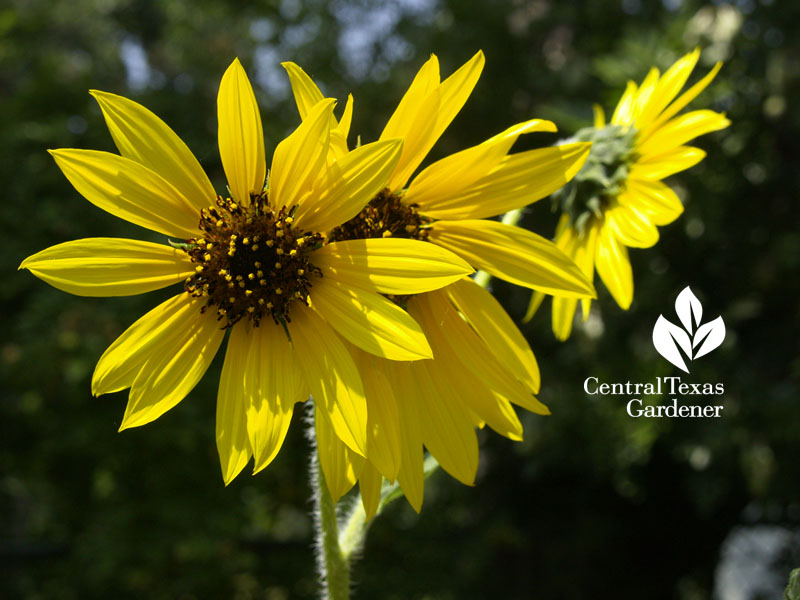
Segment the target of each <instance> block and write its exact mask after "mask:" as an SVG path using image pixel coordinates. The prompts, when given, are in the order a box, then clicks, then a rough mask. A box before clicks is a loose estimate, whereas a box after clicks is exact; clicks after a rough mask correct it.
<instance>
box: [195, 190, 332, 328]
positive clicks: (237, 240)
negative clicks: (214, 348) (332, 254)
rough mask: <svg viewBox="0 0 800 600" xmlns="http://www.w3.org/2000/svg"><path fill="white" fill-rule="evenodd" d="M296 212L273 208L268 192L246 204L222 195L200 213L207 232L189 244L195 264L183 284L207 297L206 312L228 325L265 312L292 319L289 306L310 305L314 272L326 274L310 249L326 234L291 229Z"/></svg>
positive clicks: (280, 319) (257, 317) (255, 319)
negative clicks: (311, 256) (315, 264)
mask: <svg viewBox="0 0 800 600" xmlns="http://www.w3.org/2000/svg"><path fill="white" fill-rule="evenodd" d="M292 212H293V211H292V210H287V209H286V208H281V209H280V210H279V211H277V212H276V211H274V210H273V209H272V208H271V207H270V204H269V200H268V195H267V193H266V192H265V193H263V194H260V195H258V196H252V197H251V202H250V204H249V205H248V206H241V205H239V204H237V203H235V202H234V201H233V200H232V199H231V198H225V199H223V198H222V197H219V196H218V197H217V199H216V206H212V207H209V208H204V209H203V210H201V211H200V230H201V231H202V232H203V235H202V237H198V238H194V239H191V240H188V242H187V244H186V252H187V253H188V254H189V257H190V258H191V259H192V262H194V263H196V264H197V266H196V267H195V274H194V275H193V276H192V277H190V278H188V279H187V280H186V284H185V286H184V288H185V290H186V291H187V292H188V293H190V294H191V295H192V296H196V297H202V298H206V299H207V302H206V305H205V306H204V307H203V310H207V309H209V308H213V310H215V311H216V312H217V315H218V316H217V318H218V320H223V319H225V320H226V327H231V326H233V325H234V324H235V323H236V322H238V321H239V320H240V319H242V318H243V317H248V318H250V319H251V320H252V322H253V324H254V325H255V326H258V324H259V322H260V321H261V319H262V318H264V317H265V316H270V317H272V319H273V320H274V321H275V323H282V322H284V323H285V322H290V321H291V319H290V318H289V312H290V311H289V308H290V304H291V303H292V302H294V301H296V300H299V301H300V302H303V303H305V304H306V305H307V304H308V293H309V289H310V288H311V286H312V282H311V276H312V275H313V276H316V277H321V276H322V273H321V272H320V270H319V269H317V268H316V267H314V266H313V265H312V264H311V263H310V261H309V253H310V252H311V251H312V250H313V249H315V248H317V247H319V244H320V243H321V242H322V236H321V235H320V234H319V233H312V232H303V231H302V230H300V229H297V228H296V227H293V226H292V221H293V219H292V217H291V214H292Z"/></svg>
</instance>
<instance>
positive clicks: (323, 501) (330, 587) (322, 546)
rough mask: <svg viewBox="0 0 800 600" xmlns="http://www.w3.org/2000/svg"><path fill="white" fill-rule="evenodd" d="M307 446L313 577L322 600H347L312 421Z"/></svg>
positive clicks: (344, 566)
mask: <svg viewBox="0 0 800 600" xmlns="http://www.w3.org/2000/svg"><path fill="white" fill-rule="evenodd" d="M308 434H309V435H308V438H309V440H310V442H311V489H312V494H313V500H314V535H315V539H314V544H315V546H316V554H317V574H318V575H319V579H320V583H321V585H322V598H323V600H348V598H350V560H349V556H345V555H344V554H343V553H342V549H341V547H340V546H339V524H338V521H337V519H338V515H337V513H336V503H335V502H334V501H333V498H331V494H330V492H329V491H328V486H327V484H326V483H325V475H324V474H323V472H322V465H321V464H320V461H319V450H318V448H317V441H316V440H317V437H316V431H315V427H314V419H313V417H311V418H309V419H308Z"/></svg>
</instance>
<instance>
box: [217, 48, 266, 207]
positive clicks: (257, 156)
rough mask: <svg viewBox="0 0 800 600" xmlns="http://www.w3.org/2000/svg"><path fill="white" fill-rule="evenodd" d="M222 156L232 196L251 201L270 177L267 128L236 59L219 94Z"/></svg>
mask: <svg viewBox="0 0 800 600" xmlns="http://www.w3.org/2000/svg"><path fill="white" fill-rule="evenodd" d="M217 119H218V121H219V130H218V135H217V137H218V138H219V155H220V158H221V159H222V167H223V168H224V169H225V177H226V178H227V179H228V186H229V187H230V190H231V194H232V196H233V199H234V200H236V201H237V202H239V203H240V204H242V205H247V204H249V203H250V194H251V193H252V194H260V193H261V191H262V190H263V189H264V180H265V179H266V176H267V162H266V159H265V155H264V130H263V128H262V126H261V114H260V113H259V110H258V103H257V102H256V96H255V94H254V93H253V87H252V86H251V85H250V80H249V79H248V78H247V73H245V72H244V68H243V67H242V65H241V63H240V62H239V59H238V58H236V59H234V61H233V62H232V63H231V65H230V66H229V67H228V69H227V70H226V71H225V74H224V75H223V76H222V81H221V82H220V84H219V93H218V94H217Z"/></svg>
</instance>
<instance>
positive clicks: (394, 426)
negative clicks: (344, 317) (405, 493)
mask: <svg viewBox="0 0 800 600" xmlns="http://www.w3.org/2000/svg"><path fill="white" fill-rule="evenodd" d="M350 351H351V353H352V355H353V360H354V361H355V362H356V365H357V366H358V371H359V373H361V379H362V381H363V383H364V392H365V394H366V396H367V456H368V457H369V460H370V461H371V462H372V464H373V465H375V467H376V468H377V469H378V471H380V473H381V474H382V475H383V476H384V477H386V479H388V480H389V481H394V480H395V479H397V472H398V471H399V469H400V460H401V455H402V448H401V446H402V444H403V443H404V442H403V439H402V429H401V428H400V425H399V421H400V409H398V407H397V400H396V399H395V395H394V391H393V390H392V386H391V383H390V382H389V379H387V376H386V374H385V373H384V365H385V364H386V361H385V360H384V359H381V358H378V357H377V356H374V355H373V354H369V353H367V352H364V351H363V350H360V349H358V348H356V347H354V346H351V347H350Z"/></svg>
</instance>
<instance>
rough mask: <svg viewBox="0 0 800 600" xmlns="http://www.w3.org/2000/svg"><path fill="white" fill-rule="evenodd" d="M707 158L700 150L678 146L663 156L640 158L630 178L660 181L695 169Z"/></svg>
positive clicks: (633, 167)
mask: <svg viewBox="0 0 800 600" xmlns="http://www.w3.org/2000/svg"><path fill="white" fill-rule="evenodd" d="M705 156H706V153H705V152H704V151H703V150H700V148H693V147H691V146H678V147H677V148H672V149H671V150H668V151H667V152H662V153H661V154H650V155H648V156H646V157H642V158H640V159H639V160H638V161H636V163H635V164H634V165H633V166H632V167H631V171H630V175H629V177H632V178H634V179H649V180H658V179H664V178H665V177H669V176H670V175H673V174H674V173H678V172H679V171H685V170H686V169H688V168H690V167H693V166H694V165H696V164H697V163H699V162H700V161H701V160H703V159H704V158H705Z"/></svg>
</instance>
